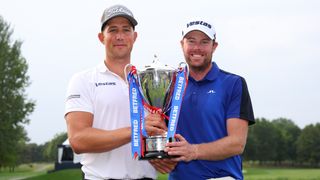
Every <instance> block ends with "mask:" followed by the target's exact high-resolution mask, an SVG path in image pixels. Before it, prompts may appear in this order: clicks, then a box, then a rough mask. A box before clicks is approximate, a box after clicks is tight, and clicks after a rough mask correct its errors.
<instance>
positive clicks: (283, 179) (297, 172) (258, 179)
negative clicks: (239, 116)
mask: <svg viewBox="0 0 320 180" xmlns="http://www.w3.org/2000/svg"><path fill="white" fill-rule="evenodd" d="M40 166H41V165H34V166H33V167H28V166H26V167H23V166H21V167H19V168H17V170H16V171H15V172H14V173H8V172H3V171H2V172H0V180H10V179H17V178H19V177H26V178H25V180H57V179H58V180H81V170H80V169H69V170H61V171H56V172H52V173H46V172H47V171H45V169H48V167H50V166H48V165H42V166H44V167H42V168H41V167H40ZM51 167H52V166H51ZM31 176H32V177H31ZM244 177H245V180H320V169H301V168H296V169H294V168H290V169H289V168H260V167H259V168H245V170H244ZM166 179H168V175H167V174H159V177H158V180H166Z"/></svg>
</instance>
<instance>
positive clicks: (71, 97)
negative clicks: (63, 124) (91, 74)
mask: <svg viewBox="0 0 320 180" xmlns="http://www.w3.org/2000/svg"><path fill="white" fill-rule="evenodd" d="M75 98H80V94H71V95H70V96H68V97H67V101H68V100H70V99H75Z"/></svg>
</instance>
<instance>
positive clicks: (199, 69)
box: [189, 59, 211, 72]
mask: <svg viewBox="0 0 320 180" xmlns="http://www.w3.org/2000/svg"><path fill="white" fill-rule="evenodd" d="M210 64H211V61H209V60H207V59H206V60H205V62H204V63H203V64H202V65H200V66H193V65H189V68H190V69H191V70H192V71H194V72H203V71H205V70H206V69H207V68H208V67H209V66H210Z"/></svg>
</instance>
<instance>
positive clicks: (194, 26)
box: [182, 20, 216, 40]
mask: <svg viewBox="0 0 320 180" xmlns="http://www.w3.org/2000/svg"><path fill="white" fill-rule="evenodd" d="M194 30H198V31H201V32H203V33H205V34H206V35H207V36H208V37H209V38H210V39H212V40H215V39H216V30H215V29H214V27H213V25H212V24H211V23H209V22H208V21H203V20H195V21H190V22H188V23H187V24H185V26H184V28H183V29H182V38H184V37H185V35H186V34H188V33H189V32H190V31H194Z"/></svg>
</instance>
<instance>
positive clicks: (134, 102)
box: [132, 88, 138, 114]
mask: <svg viewBox="0 0 320 180" xmlns="http://www.w3.org/2000/svg"><path fill="white" fill-rule="evenodd" d="M137 96H138V95H137V89H136V88H132V111H133V113H135V114H137V113H138V100H137Z"/></svg>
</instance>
